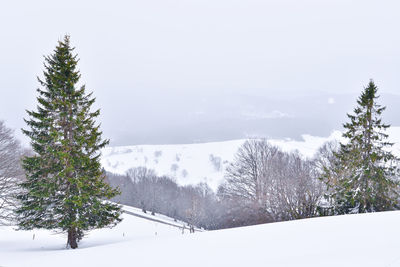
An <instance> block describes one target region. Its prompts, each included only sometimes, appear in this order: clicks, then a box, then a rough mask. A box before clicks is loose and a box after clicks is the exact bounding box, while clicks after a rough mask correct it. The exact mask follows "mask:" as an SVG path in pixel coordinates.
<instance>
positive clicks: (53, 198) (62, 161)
mask: <svg viewBox="0 0 400 267" xmlns="http://www.w3.org/2000/svg"><path fill="white" fill-rule="evenodd" d="M73 50H74V48H72V47H71V46H70V40H69V36H65V37H64V39H63V40H62V41H59V42H58V45H57V47H56V49H55V50H54V53H53V54H52V55H50V56H47V57H45V64H44V66H45V71H44V79H43V80H42V79H40V78H39V83H40V84H41V86H42V88H43V89H38V90H37V91H38V92H39V96H38V97H37V100H38V102H39V105H38V106H37V111H27V113H28V114H29V117H30V118H29V119H28V120H25V122H26V123H27V125H28V126H29V128H30V129H29V130H23V133H24V134H25V135H27V136H28V137H29V138H30V139H31V145H32V148H33V150H34V152H35V155H34V156H32V157H26V158H25V159H24V161H23V167H24V169H25V172H26V177H27V180H26V181H25V182H23V183H22V184H21V186H22V189H23V190H22V191H21V193H20V194H19V195H18V199H19V200H20V202H21V206H20V207H19V208H18V209H17V211H16V212H17V216H18V224H19V228H20V229H23V230H29V229H33V228H44V229H52V230H55V231H58V232H63V233H67V234H68V243H67V245H69V246H70V247H71V248H77V246H78V244H77V243H78V241H79V240H80V239H81V238H82V237H83V235H84V233H85V232H86V231H88V230H92V229H96V228H103V227H106V226H113V225H115V224H117V223H118V222H119V221H120V220H121V219H120V218H119V216H120V213H121V211H120V206H119V205H117V204H113V203H110V202H107V201H105V200H106V199H110V198H112V197H114V196H116V195H117V194H118V193H119V192H118V190H115V189H112V188H111V187H110V186H109V185H108V184H106V183H105V180H104V179H105V177H104V174H103V171H102V169H101V165H100V149H101V148H103V147H104V146H106V145H107V144H108V140H103V139H102V137H101V134H102V132H101V131H100V129H99V125H97V124H96V122H95V119H96V117H97V116H98V115H99V110H96V111H94V112H92V111H91V106H92V105H93V103H94V101H95V98H93V97H92V93H89V94H86V92H85V86H81V87H79V88H77V83H78V81H79V79H80V73H79V71H78V70H77V63H78V59H77V55H74V54H73Z"/></svg>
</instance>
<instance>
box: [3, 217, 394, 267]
mask: <svg viewBox="0 0 400 267" xmlns="http://www.w3.org/2000/svg"><path fill="white" fill-rule="evenodd" d="M124 217H125V220H124V221H123V222H122V223H121V224H119V225H118V226H117V227H116V228H114V229H111V230H109V229H102V230H97V231H94V232H92V233H91V234H90V236H89V237H88V238H86V239H84V240H83V242H82V243H81V246H80V248H79V249H77V250H71V249H68V250H67V249H65V248H64V247H65V237H62V236H57V235H52V234H50V233H49V232H47V231H33V232H32V231H30V232H15V231H13V230H12V229H11V228H10V227H0V237H1V238H0V265H1V266H7V267H11V266H16V267H17V266H24V267H25V266H32V267H35V266H41V267H54V266H59V267H63V266H68V267H69V266H77V267H79V266H84V267H88V266H96V267H97V266H98V267H100V266H107V267H109V266H157V267H159V266H163V267H168V266H171V267H180V266H192V267H197V266H198V267H200V266H201V267H204V266H211V267H212V266H218V267H221V266H230V267H234V266H252V267H256V266H262V267H264V266H274V267H281V266H282V267H283V266H285V267H290V266H296V267H301V266H304V267H313V266H315V267H320V266H325V267H329V266H332V267H333V266H335V267H337V266H341V267H346V266H352V267H353V266H362V267H368V266H371V267H376V266H382V267H383V266H385V267H394V266H400V255H399V251H400V242H399V240H400V227H399V225H400V212H399V211H396V212H383V213H374V214H362V215H345V216H336V217H324V218H315V219H306V220H298V221H291V222H284V223H273V224H265V225H258V226H250V227H243V228H236V229H229V230H219V231H210V232H203V233H195V234H184V235H182V233H181V231H180V230H179V229H178V228H175V227H170V226H167V225H163V224H158V223H154V222H151V221H147V220H145V219H141V218H137V217H130V216H128V215H125V216H124ZM33 234H35V239H34V240H33Z"/></svg>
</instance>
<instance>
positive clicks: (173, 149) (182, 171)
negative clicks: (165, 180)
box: [102, 127, 400, 190]
mask: <svg viewBox="0 0 400 267" xmlns="http://www.w3.org/2000/svg"><path fill="white" fill-rule="evenodd" d="M388 134H389V135H390V139H391V141H392V142H395V143H396V146H395V148H394V151H395V152H396V153H397V154H399V155H400V127H391V128H390V129H389V131H388ZM340 137H341V133H340V132H339V131H335V132H333V133H332V134H331V135H330V136H328V137H317V136H311V135H303V136H302V139H303V140H302V141H296V140H291V139H286V140H269V141H270V142H271V143H272V144H274V145H277V146H279V147H280V148H281V149H283V150H285V151H293V150H298V151H299V152H300V153H301V154H303V155H304V156H305V157H308V158H312V157H313V155H314V154H315V152H316V151H317V150H318V148H319V147H320V146H321V145H322V144H323V143H324V142H326V141H330V140H334V139H340ZM244 141H245V140H233V141H225V142H214V143H202V144H185V145H137V146H120V147H108V148H105V149H104V150H103V157H102V165H103V167H104V168H105V169H106V170H107V171H110V172H113V173H118V174H125V172H126V171H127V170H128V169H130V168H133V167H139V166H144V167H147V168H150V169H154V170H155V171H156V173H157V174H158V175H168V176H170V177H173V178H175V179H176V181H177V182H178V184H181V185H187V184H198V183H200V182H206V183H207V184H208V185H209V186H210V187H211V188H213V189H214V190H215V189H216V188H217V187H218V185H219V184H220V183H221V181H222V180H223V177H224V171H225V169H226V167H227V166H228V164H229V162H231V161H232V160H233V159H234V155H235V153H236V152H237V150H238V148H239V147H240V146H241V145H242V144H243V142H244Z"/></svg>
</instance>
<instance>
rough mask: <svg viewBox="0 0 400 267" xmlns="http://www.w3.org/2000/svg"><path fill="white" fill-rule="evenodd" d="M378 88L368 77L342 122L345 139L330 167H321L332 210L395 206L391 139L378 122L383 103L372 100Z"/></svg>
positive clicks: (395, 161)
mask: <svg viewBox="0 0 400 267" xmlns="http://www.w3.org/2000/svg"><path fill="white" fill-rule="evenodd" d="M377 91H378V88H377V86H376V85H375V83H374V82H373V81H372V80H371V81H370V82H369V84H368V86H367V87H366V88H365V89H364V90H363V92H362V94H361V96H360V97H359V98H358V100H357V104H358V105H357V107H356V108H355V109H354V114H347V116H348V118H349V119H350V122H348V123H345V124H344V125H343V126H344V128H345V132H344V134H343V137H345V138H346V140H347V142H346V143H343V144H341V145H340V148H339V150H338V151H337V152H335V153H334V157H335V159H334V161H333V165H332V168H330V169H328V168H326V169H325V173H324V179H325V182H326V183H327V185H328V194H327V198H328V200H329V201H330V203H331V207H332V210H333V213H334V214H347V213H365V212H374V211H386V210H393V209H396V208H397V206H398V193H399V191H398V190H399V183H398V180H397V179H398V163H399V160H398V158H396V157H395V156H394V155H393V154H392V152H391V151H390V147H391V146H392V145H393V143H390V142H388V141H387V139H388V135H387V134H386V133H385V131H386V130H387V128H389V127H390V125H387V124H384V123H382V119H381V115H382V112H383V111H384V110H385V108H386V107H382V106H380V105H378V104H377V103H376V100H377V99H378V97H379V96H378V95H377Z"/></svg>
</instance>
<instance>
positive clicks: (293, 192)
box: [219, 140, 322, 224]
mask: <svg viewBox="0 0 400 267" xmlns="http://www.w3.org/2000/svg"><path fill="white" fill-rule="evenodd" d="M321 193H322V188H321V183H320V182H319V180H318V179H317V176H316V174H315V170H314V166H313V163H312V162H311V161H308V160H305V159H303V158H302V157H301V156H300V155H299V154H298V153H286V152H282V151H281V150H280V149H278V148H277V147H275V146H273V145H271V144H269V143H268V142H267V141H266V140H248V141H246V142H245V143H244V144H243V146H242V147H241V148H240V149H239V150H238V152H237V154H236V156H235V160H234V162H233V163H231V164H230V166H229V167H228V168H227V172H226V182H225V183H224V184H223V185H222V186H221V188H220V189H219V196H220V197H222V198H223V199H230V200H231V202H233V203H235V204H234V205H235V206H237V207H240V208H239V210H240V211H241V212H245V213H246V214H251V215H252V216H253V219H252V221H250V222H248V223H251V224H252V223H260V222H268V221H281V220H291V219H298V218H306V217H312V216H315V214H316V207H317V202H318V200H319V198H320V197H321ZM239 216H243V214H242V215H239ZM254 219H255V220H256V221H254ZM257 220H258V221H257Z"/></svg>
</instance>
